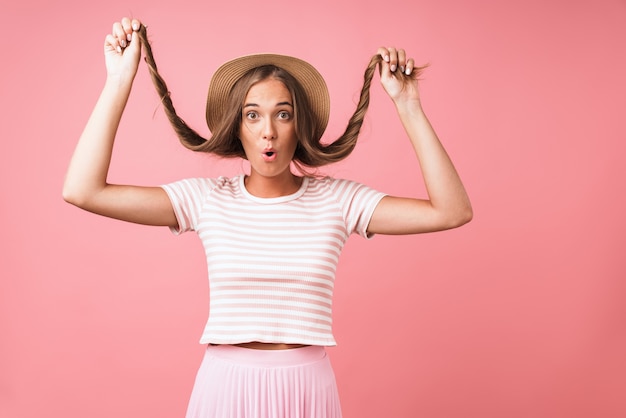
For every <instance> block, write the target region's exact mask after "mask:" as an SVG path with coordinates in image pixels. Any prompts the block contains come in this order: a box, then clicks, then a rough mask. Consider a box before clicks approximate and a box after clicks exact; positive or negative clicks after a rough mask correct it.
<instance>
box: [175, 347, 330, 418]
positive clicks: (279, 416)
mask: <svg viewBox="0 0 626 418" xmlns="http://www.w3.org/2000/svg"><path fill="white" fill-rule="evenodd" d="M340 417H341V407H340V405H339V394H338V392H337V385H336V382H335V374H334V373H333V369H332V367H331V364H330V359H329V358H328V355H327V354H326V350H325V349H324V347H318V346H310V347H302V348H293V349H288V350H255V349H250V348H241V347H235V346H231V345H218V346H211V345H209V346H208V347H207V350H206V353H205V355H204V359H203V360H202V364H201V365H200V369H199V370H198V375H197V376H196V382H195V385H194V388H193V391H192V393H191V399H190V401H189V407H188V409H187V418H340Z"/></svg>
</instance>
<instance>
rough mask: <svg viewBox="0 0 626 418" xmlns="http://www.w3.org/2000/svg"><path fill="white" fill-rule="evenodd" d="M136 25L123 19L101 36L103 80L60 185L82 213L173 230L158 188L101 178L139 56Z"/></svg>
mask: <svg viewBox="0 0 626 418" xmlns="http://www.w3.org/2000/svg"><path fill="white" fill-rule="evenodd" d="M139 25H141V23H140V22H139V21H138V20H133V21H131V20H130V19H127V18H124V19H122V21H121V22H117V23H115V24H114V25H113V31H112V33H111V34H109V35H107V37H106V39H105V43H104V54H105V61H106V66H107V79H106V82H105V85H104V88H103V89H102V93H101V94H100V97H99V99H98V102H97V103H96V105H95V107H94V109H93V111H92V113H91V116H90V118H89V120H88V122H87V125H86V126H85V129H84V130H83V133H82V135H81V137H80V139H79V141H78V144H77V145H76V149H75V150H74V155H73V156H72V159H71V161H70V165H69V168H68V170H67V174H66V177H65V183H64V185H63V198H64V199H65V200H66V201H67V202H69V203H71V204H73V205H76V206H78V207H80V208H82V209H85V210H87V211H90V212H93V213H97V214H99V215H104V216H108V217H112V218H116V219H121V220H125V221H129V222H136V223H141V224H147V225H164V226H175V225H176V224H177V221H176V217H175V215H174V211H173V208H172V205H171V203H170V200H169V198H168V196H167V194H166V193H165V191H164V190H163V189H162V188H160V187H140V186H124V185H113V184H109V183H107V174H108V171H109V165H110V162H111V155H112V152H113V143H114V140H115V135H116V133H117V128H118V126H119V123H120V120H121V118H122V113H123V112H124V108H125V106H126V102H127V101H128V97H129V95H130V91H131V87H132V84H133V80H134V78H135V74H136V73H137V68H138V65H139V58H140V56H141V43H140V41H139V39H138V35H137V33H136V32H137V30H138V28H139Z"/></svg>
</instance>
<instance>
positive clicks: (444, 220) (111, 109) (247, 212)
mask: <svg viewBox="0 0 626 418" xmlns="http://www.w3.org/2000/svg"><path fill="white" fill-rule="evenodd" d="M142 45H143V47H144V49H145V52H146V55H147V59H146V61H147V62H148V64H149V67H150V71H151V74H152V76H153V80H154V82H155V85H156V86H157V90H158V91H159V93H160V95H161V97H162V99H163V103H164V107H165V111H166V113H167V115H168V117H169V119H170V121H171V122H172V125H173V127H174V129H175V130H176V132H177V134H178V135H179V137H180V139H181V142H182V143H183V144H184V145H185V146H187V147H188V148H190V149H193V150H196V151H203V152H210V153H214V154H217V155H220V156H225V157H241V158H245V159H247V160H248V161H249V163H250V174H249V175H240V176H236V177H233V178H225V177H218V178H198V179H185V180H181V181H178V182H175V183H172V184H168V185H164V186H160V187H140V186H129V185H116V184H109V183H107V173H108V168H109V164H110V160H111V153H112V148H113V142H114V138H115V136H116V131H117V128H118V125H119V122H120V118H121V116H122V112H123V111H124V107H125V105H126V102H127V99H128V97H129V94H130V91H131V86H132V83H133V79H134V77H135V74H136V72H137V68H138V65H139V59H140V55H141V50H142ZM104 53H105V61H106V68H107V78H106V83H105V85H104V88H103V90H102V93H101V95H100V98H99V100H98V102H97V103H96V106H95V108H94V110H93V113H92V114H91V117H90V118H89V121H88V122H87V125H86V127H85V129H84V132H83V134H82V135H81V137H80V140H79V142H78V144H77V146H76V150H75V152H74V155H73V157H72V160H71V162H70V165H69V168H68V171H67V177H66V180H65V184H64V189H63V196H64V198H65V200H66V201H68V202H69V203H72V204H74V205H76V206H78V207H80V208H83V209H85V210H88V211H91V212H94V213H97V214H99V215H104V216H108V217H111V218H116V219H121V220H125V221H130V222H136V223H141V224H147V225H160V226H167V227H169V228H170V229H171V230H172V231H173V232H174V233H181V232H185V231H190V230H194V231H195V232H196V233H197V234H198V235H199V237H200V239H201V240H202V243H203V245H204V246H205V250H206V256H207V264H208V269H209V285H210V292H211V297H210V314H209V319H208V322H207V325H206V328H205V330H204V333H203V335H202V338H201V343H203V344H207V351H206V355H205V358H204V360H203V362H202V365H201V367H200V370H199V372H198V375H197V378H196V383H195V386H194V390H193V393H192V395H191V400H190V404H189V408H188V412H187V416H188V417H190V418H191V417H198V418H199V417H273V418H275V417H291V418H294V417H316V418H317V417H340V416H341V411H340V407H339V400H338V395H337V389H336V385H335V380H334V375H333V372H332V369H331V367H330V364H329V361H328V358H327V356H326V353H325V351H324V347H325V346H330V345H334V344H335V340H334V337H333V334H332V329H331V321H332V319H331V304H332V291H333V282H334V275H335V269H336V266H337V262H338V257H339V254H340V252H341V248H342V247H343V244H344V243H345V241H346V239H347V238H348V236H349V235H350V234H351V233H358V234H360V235H362V236H364V237H370V236H372V235H373V234H416V233H422V232H432V231H438V230H444V229H449V228H455V227H458V226H460V225H463V224H465V223H466V222H468V221H470V219H471V218H472V209H471V205H470V202H469V199H468V196H467V194H466V192H465V190H464V187H463V184H462V183H461V180H460V178H459V176H458V174H457V172H456V170H455V168H454V166H453V164H452V162H451V161H450V159H449V157H448V155H447V154H446V152H445V150H444V148H443V146H442V145H441V143H440V142H439V140H438V138H437V136H436V134H435V132H434V131H433V129H432V127H431V125H430V123H429V122H428V120H427V118H426V116H425V114H424V112H423V110H422V107H421V104H420V97H419V92H418V83H417V74H418V73H419V70H420V69H419V68H415V67H414V61H413V59H407V57H406V55H405V52H404V51H403V50H402V49H398V50H396V49H393V48H379V49H378V51H377V53H376V55H375V57H374V59H373V60H372V63H371V64H370V66H369V67H368V70H367V72H366V77H365V83H364V88H363V92H362V95H361V102H360V103H359V105H358V107H357V111H356V112H355V114H354V116H353V117H352V119H351V120H350V122H349V124H348V128H347V129H346V132H345V134H344V135H342V136H341V137H340V138H338V139H337V140H336V141H334V142H332V143H331V144H328V145H323V144H322V143H321V142H320V138H321V136H322V134H323V132H324V130H325V128H326V124H327V121H328V112H329V99H328V97H329V96H328V92H327V89H326V84H325V82H324V80H323V78H322V77H321V75H320V74H319V73H318V72H317V71H316V70H315V69H314V68H313V67H312V66H311V65H309V64H308V63H306V62H304V61H302V60H299V59H297V58H294V57H288V56H282V55H271V54H262V55H252V56H246V57H241V58H237V59H234V60H232V61H229V62H228V63H226V64H224V65H223V66H222V67H220V68H219V69H218V70H217V71H216V73H215V74H214V75H213V77H212V80H211V85H210V87H209V94H208V98H207V124H208V126H209V129H210V130H211V133H212V136H211V138H210V139H209V140H207V139H204V138H202V137H200V136H199V135H198V134H197V133H196V132H195V131H193V130H192V129H190V128H189V127H188V126H187V125H186V124H185V123H184V121H183V120H182V119H181V118H180V117H178V115H176V112H175V110H174V107H173V106H172V103H171V100H170V98H169V93H168V91H167V87H166V86H165V83H164V81H163V79H162V78H161V77H160V75H159V74H158V71H157V69H156V65H155V64H154V60H153V57H152V52H151V49H150V46H149V44H148V43H147V41H146V37H145V28H144V27H143V26H142V25H141V22H140V21H138V20H130V19H128V18H124V19H122V20H121V22H116V23H115V24H114V25H113V30H112V33H111V34H108V35H107V36H106V39H105V43H104ZM377 66H378V68H379V69H380V74H381V83H382V86H383V88H384V89H385V91H386V92H387V94H388V95H389V97H390V98H391V100H392V101H393V103H394V104H395V106H396V109H397V112H398V115H399V117H400V120H401V122H402V124H403V126H404V128H405V130H406V132H407V134H408V138H409V140H410V141H411V143H412V145H413V148H414V149H415V153H416V155H417V158H418V160H419V164H420V167H421V171H422V175H423V179H424V181H425V184H426V189H427V192H428V199H415V198H408V197H393V196H388V195H384V194H382V193H380V192H377V191H375V190H373V189H371V188H369V187H367V186H364V185H362V184H358V183H356V182H353V181H349V180H343V179H333V178H329V177H321V176H311V175H306V174H302V173H306V172H307V171H310V170H307V168H316V167H320V166H323V165H325V164H328V163H332V162H336V161H340V160H342V159H343V158H345V157H347V156H348V155H349V154H350V152H351V151H352V149H353V148H354V146H355V144H356V138H357V136H358V132H359V129H360V126H361V123H362V121H363V116H364V114H365V110H366V109H367V105H368V102H369V83H370V81H371V78H372V75H373V72H374V69H375V68H376V67H377ZM298 168H299V169H300V170H294V169H298ZM294 171H295V172H294Z"/></svg>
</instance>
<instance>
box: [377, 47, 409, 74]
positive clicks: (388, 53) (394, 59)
mask: <svg viewBox="0 0 626 418" xmlns="http://www.w3.org/2000/svg"><path fill="white" fill-rule="evenodd" d="M377 54H378V55H380V56H381V58H382V59H383V61H384V62H385V63H387V64H388V68H389V71H391V72H392V73H394V72H396V70H398V69H400V72H402V73H404V74H406V75H411V73H412V72H413V69H414V68H415V61H414V60H413V58H409V59H407V56H406V52H405V51H404V49H396V48H393V47H388V48H387V47H380V48H378V51H377Z"/></svg>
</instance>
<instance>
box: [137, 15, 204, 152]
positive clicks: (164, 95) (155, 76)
mask: <svg viewBox="0 0 626 418" xmlns="http://www.w3.org/2000/svg"><path fill="white" fill-rule="evenodd" d="M139 39H140V40H141V45H142V46H143V48H144V50H145V51H146V58H145V61H146V64H148V69H149V70H150V77H151V78H152V82H153V84H154V87H155V88H156V90H157V93H158V94H159V97H160V98H161V102H162V103H163V108H164V109H165V114H166V115H167V118H168V119H169V121H170V124H171V125H172V127H173V128H174V131H175V132H176V134H177V135H178V138H179V139H180V142H181V143H182V144H183V145H184V146H185V147H187V148H189V149H191V150H196V149H197V148H198V147H200V146H202V145H203V144H204V143H206V142H207V140H206V139H205V138H203V137H201V136H200V135H199V134H198V133H197V132H196V131H194V130H193V129H191V128H190V127H189V126H188V125H187V123H186V122H185V121H184V120H183V119H182V118H181V117H180V116H178V115H177V114H176V110H175V109H174V105H173V103H172V99H171V97H170V92H169V90H168V89H167V84H166V83H165V80H164V79H163V77H161V75H160V74H159V71H158V70H157V65H156V62H155V61H154V56H153V55H152V47H151V46H150V42H148V35H147V32H146V27H145V26H144V25H141V28H140V29H139Z"/></svg>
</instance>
